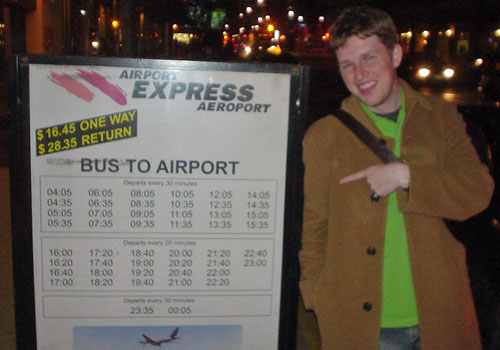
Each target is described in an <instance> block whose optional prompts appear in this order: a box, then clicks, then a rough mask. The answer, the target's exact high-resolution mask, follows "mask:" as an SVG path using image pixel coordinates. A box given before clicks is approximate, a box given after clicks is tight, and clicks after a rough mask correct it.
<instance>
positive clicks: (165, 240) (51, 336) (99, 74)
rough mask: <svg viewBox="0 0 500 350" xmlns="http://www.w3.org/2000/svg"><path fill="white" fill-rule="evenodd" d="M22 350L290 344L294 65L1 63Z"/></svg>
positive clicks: (302, 91)
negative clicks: (8, 114)
mask: <svg viewBox="0 0 500 350" xmlns="http://www.w3.org/2000/svg"><path fill="white" fill-rule="evenodd" d="M10 63H11V69H10V77H9V81H10V84H11V88H10V91H11V99H10V107H11V111H12V112H13V122H12V133H13V136H14V139H13V142H12V144H11V145H12V152H11V156H12V157H11V160H12V162H11V174H12V175H11V178H12V179H13V182H12V185H11V187H12V208H13V244H14V274H15V288H16V325H17V337H18V349H33V348H36V349H38V350H58V349H73V350H90V349H102V350H106V349H110V350H111V349H131V350H133V349H143V346H149V347H152V346H157V345H161V344H165V343H167V344H168V349H171V350H174V349H206V350H211V349H214V350H215V349H217V350H224V349H227V350H240V349H241V350H254V349H277V348H280V349H291V348H293V347H294V341H295V320H296V313H295V312H296V302H297V280H298V264H297V259H296V255H297V250H298V241H299V239H298V238H299V232H300V217H301V215H300V211H301V195H300V190H299V189H300V187H301V186H300V182H301V180H300V177H301V176H300V152H299V147H298V145H299V143H300V135H301V133H302V130H303V124H304V123H303V122H302V118H303V116H304V114H305V113H304V112H305V109H306V107H305V106H306V99H305V96H306V92H307V91H306V87H307V79H308V71H307V69H306V68H304V67H301V66H296V65H252V64H236V63H215V62H188V61H165V60H132V59H103V58H78V57H74V58H68V57H46V56H35V55H33V56H30V55H28V56H13V57H11V62H10Z"/></svg>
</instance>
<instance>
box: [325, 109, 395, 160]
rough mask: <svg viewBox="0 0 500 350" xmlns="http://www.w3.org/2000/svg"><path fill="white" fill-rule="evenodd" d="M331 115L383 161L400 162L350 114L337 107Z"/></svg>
mask: <svg viewBox="0 0 500 350" xmlns="http://www.w3.org/2000/svg"><path fill="white" fill-rule="evenodd" d="M333 115H334V116H335V117H337V119H339V120H340V121H341V122H342V123H343V124H344V125H345V126H347V127H348V128H349V130H351V131H352V132H353V133H354V135H356V136H357V137H358V138H359V139H360V140H361V141H362V142H363V143H364V144H365V145H366V146H367V147H368V148H369V149H371V150H372V151H373V153H375V154H376V155H377V156H378V157H379V158H380V159H382V161H383V162H384V163H394V162H401V160H400V159H399V158H398V157H396V155H395V154H394V153H393V152H392V151H391V150H390V149H388V148H387V147H385V146H384V144H383V143H381V142H380V140H379V139H378V138H377V137H376V136H375V135H373V133H372V132H371V131H370V130H368V129H367V128H366V127H365V126H364V125H363V124H361V123H360V122H359V121H358V120H357V119H356V118H354V117H353V116H352V115H351V114H349V113H348V112H346V111H344V110H343V109H337V110H336V111H335V112H333Z"/></svg>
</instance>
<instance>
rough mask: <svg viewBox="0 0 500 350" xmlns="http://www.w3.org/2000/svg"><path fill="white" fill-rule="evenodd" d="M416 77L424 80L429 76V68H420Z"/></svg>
mask: <svg viewBox="0 0 500 350" xmlns="http://www.w3.org/2000/svg"><path fill="white" fill-rule="evenodd" d="M417 75H418V77H419V78H421V79H425V78H427V77H429V76H430V75H431V70H430V69H429V68H420V69H419V70H418V72H417Z"/></svg>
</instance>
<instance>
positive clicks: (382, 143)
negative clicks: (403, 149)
mask: <svg viewBox="0 0 500 350" xmlns="http://www.w3.org/2000/svg"><path fill="white" fill-rule="evenodd" d="M379 142H380V144H381V145H382V146H385V145H387V141H386V140H385V139H380V140H379Z"/></svg>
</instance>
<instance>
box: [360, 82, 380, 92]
mask: <svg viewBox="0 0 500 350" xmlns="http://www.w3.org/2000/svg"><path fill="white" fill-rule="evenodd" d="M376 84H377V82H376V81H375V80H370V81H367V82H366V83H363V84H359V85H358V87H359V90H360V91H361V93H362V94H366V93H369V92H370V89H371V88H373V87H374V86H375V85H376Z"/></svg>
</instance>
